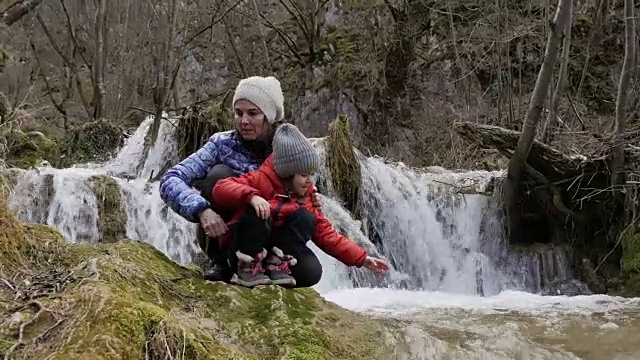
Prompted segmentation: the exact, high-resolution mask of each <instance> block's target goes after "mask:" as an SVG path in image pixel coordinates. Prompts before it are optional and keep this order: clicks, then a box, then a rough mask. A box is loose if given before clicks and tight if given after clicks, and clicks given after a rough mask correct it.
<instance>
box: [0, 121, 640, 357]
mask: <svg viewBox="0 0 640 360" xmlns="http://www.w3.org/2000/svg"><path fill="white" fill-rule="evenodd" d="M152 121H153V119H152V118H151V117H150V118H147V119H146V120H145V121H144V122H143V123H142V124H141V125H140V127H139V128H138V129H137V130H136V132H135V133H134V134H132V135H131V136H130V137H129V138H128V139H127V141H126V143H125V145H124V146H123V148H122V149H120V151H119V153H118V154H117V156H115V157H114V158H113V159H112V160H110V161H107V162H105V163H100V164H95V163H92V164H79V165H76V166H75V167H73V168H68V169H54V168H50V167H41V168H38V169H32V170H29V171H25V172H24V173H23V174H22V175H21V178H20V179H19V181H18V183H17V186H16V187H15V188H14V189H13V191H12V193H11V195H10V198H9V201H10V206H11V207H12V208H13V210H14V211H15V212H16V214H17V215H18V217H19V218H20V219H21V220H23V221H25V222H36V223H45V224H49V225H52V226H54V227H56V228H58V229H59V230H60V231H61V232H62V233H63V235H64V237H65V239H67V240H68V241H71V242H80V241H82V242H96V241H100V238H101V234H100V221H99V220H100V219H99V211H98V205H97V204H98V199H97V198H96V195H95V194H94V192H93V190H92V188H91V182H92V180H93V179H95V177H106V178H109V179H111V180H112V181H114V182H115V183H116V184H117V186H118V187H119V190H120V195H121V198H122V202H123V211H124V213H125V214H126V219H127V220H126V226H125V230H126V235H127V237H128V238H129V239H132V240H139V241H144V242H147V243H150V244H152V245H153V246H155V247H156V248H158V249H159V250H161V251H162V252H164V253H165V254H166V255H167V256H168V257H170V258H171V259H173V260H174V261H176V262H178V263H180V264H187V263H189V262H191V261H192V259H193V255H194V254H195V253H199V252H200V250H199V249H197V246H196V245H195V238H196V229H197V225H196V224H193V223H189V222H187V221H186V220H184V219H183V218H181V217H180V216H178V215H177V214H176V213H174V212H173V211H172V210H170V209H169V208H168V207H167V206H166V205H165V204H164V203H163V202H162V200H161V199H160V196H159V189H158V182H157V181H149V180H150V179H151V178H153V177H155V176H157V175H158V173H159V172H162V171H163V170H164V169H166V167H167V166H168V165H170V164H174V163H176V162H177V161H179V160H180V159H177V158H176V151H175V150H176V143H175V139H174V129H175V119H170V120H169V121H163V122H162V125H161V127H160V132H159V136H158V141H157V142H156V143H155V144H153V146H152V147H151V148H150V149H149V151H148V154H147V156H146V157H145V156H144V155H143V154H144V138H145V136H146V134H147V132H148V130H149V128H150V125H151V123H152ZM315 144H316V147H317V148H318V150H319V151H320V153H321V155H322V156H324V151H323V141H318V140H316V141H315ZM359 158H360V162H361V165H362V166H361V167H362V172H363V190H364V194H363V200H364V201H363V210H364V211H363V219H362V221H361V222H360V221H355V220H354V219H353V218H352V217H351V216H350V214H349V212H348V211H346V210H345V209H344V207H342V206H341V205H340V203H339V202H338V201H336V199H335V194H334V193H333V191H332V189H331V187H330V181H328V176H329V174H327V173H326V172H325V171H322V172H321V173H320V174H319V177H318V179H317V180H318V187H319V188H321V190H322V191H323V193H324V194H325V196H322V200H323V211H324V213H325V215H326V216H327V218H329V219H330V220H331V221H332V223H333V224H334V227H335V228H336V229H337V230H338V231H340V232H342V233H344V234H346V235H347V236H349V237H350V238H351V239H353V240H354V241H356V242H357V243H359V244H360V245H361V246H363V247H364V248H365V249H367V251H368V252H369V253H371V254H372V255H376V256H381V257H384V258H386V259H387V260H388V261H389V262H390V263H391V264H392V265H393V267H394V270H392V271H391V272H390V273H389V274H387V275H385V276H384V277H377V276H375V275H373V274H371V273H370V272H368V271H366V270H364V269H354V268H347V267H346V266H344V265H343V264H341V263H339V262H337V261H336V260H335V259H333V258H331V257H329V256H328V255H326V254H324V253H323V252H322V251H321V250H319V249H318V248H317V247H316V246H315V245H313V243H311V242H310V243H309V246H310V247H311V248H312V249H313V251H314V252H315V253H316V254H317V255H318V257H319V259H320V261H321V263H322V265H323V277H322V280H321V281H320V283H319V284H317V285H316V286H315V288H316V290H318V292H319V293H320V294H321V295H322V296H324V297H325V298H326V299H328V300H330V301H334V302H336V303H337V304H339V305H341V306H343V307H346V308H349V309H353V310H356V311H366V312H371V313H374V314H378V315H380V314H384V316H393V317H397V318H400V319H402V321H405V320H406V321H409V322H410V324H412V325H407V330H406V333H405V334H404V336H405V339H404V340H403V341H404V342H405V343H407V352H406V354H399V355H398V358H407V359H427V358H433V357H434V356H435V357H437V358H440V357H442V356H445V357H450V358H458V357H460V358H477V357H482V356H487V357H489V358H519V357H521V356H523V357H527V358H530V357H532V356H533V357H537V358H548V357H549V356H551V355H549V354H554V355H553V356H556V357H555V358H575V357H573V356H572V355H571V354H569V353H567V352H566V351H564V350H557V349H555V348H553V350H550V349H551V348H550V347H549V346H551V345H546V344H542V343H541V342H540V341H538V340H535V341H534V340H530V339H529V338H528V337H533V338H536V339H538V338H544V336H547V335H544V336H543V335H540V334H538V333H535V332H534V330H535V329H537V328H538V327H540V326H547V325H549V324H550V325H549V326H550V327H552V328H553V329H554V330H553V331H560V332H562V331H564V330H558V329H560V328H561V326H560V325H558V324H560V323H562V324H564V322H563V321H564V320H557V319H556V317H557V316H560V315H558V314H562V316H567V317H570V319H572V320H571V321H575V320H576V316H590V314H593V313H594V312H600V313H602V314H604V316H603V319H602V320H597V321H596V320H593V319H592V318H589V319H588V323H585V324H586V325H585V326H586V327H587V328H593V329H596V330H597V329H604V328H606V329H609V330H607V331H615V330H612V329H617V327H621V326H624V325H620V324H622V322H623V320H618V317H617V316H619V314H620V313H622V312H623V310H624V309H627V308H629V307H630V306H635V304H637V299H621V298H614V297H609V296H602V295H598V296H576V297H566V296H553V297H551V296H540V295H536V294H535V293H537V292H540V291H541V290H543V288H544V287H545V286H547V285H548V284H549V283H551V282H553V281H555V280H562V279H567V278H569V272H568V269H567V261H566V259H565V257H564V253H563V252H562V251H557V250H553V249H552V250H544V251H539V252H538V253H535V254H534V255H531V254H529V253H524V252H518V251H512V250H510V249H509V248H508V246H507V245H506V243H505V242H504V240H503V234H502V220H501V216H500V206H499V203H498V201H497V199H496V198H495V196H486V195H479V194H467V195H464V194H463V193H474V192H475V193H481V192H483V191H484V192H487V193H491V192H492V191H491V189H490V188H491V186H494V187H495V184H494V182H493V181H492V179H493V178H496V177H501V176H503V174H502V173H501V172H459V173H456V172H450V171H445V170H444V169H439V168H431V169H427V170H416V169H410V168H408V167H406V166H404V165H402V164H389V163H385V162H384V161H383V160H382V159H379V158H375V157H369V158H368V157H364V156H362V155H361V154H360V156H359ZM487 189H488V190H487ZM470 190H472V191H470ZM493 192H494V193H496V191H495V189H494V191H493ZM370 239H371V240H372V241H371V240H370ZM479 294H483V295H484V296H479ZM424 309H430V311H428V312H424V311H423V310H424ZM434 309H441V310H439V311H434ZM505 311H506V312H509V313H510V314H511V315H510V316H511V317H510V318H509V319H510V320H500V321H499V319H498V318H496V317H495V316H497V315H496V314H498V315H499V314H501V313H503V312H505ZM514 311H515V312H516V313H515V314H523V313H525V314H529V315H526V316H525V315H514ZM531 314H534V315H531ZM491 316H494V317H491ZM517 316H523V317H522V318H519V317H517ZM531 316H534V317H535V319H536V321H539V322H541V323H536V324H535V326H538V327H535V326H534V325H531V324H533V320H531V318H530V317H531ZM461 319H464V321H462V320H461ZM540 319H542V320H540ZM554 319H555V320H554ZM562 319H564V318H562ZM567 321H569V320H567ZM580 321H587V320H584V319H582V318H581V320H580ZM433 323H437V324H438V326H440V327H439V328H434V327H433V326H432V325H431V324H433ZM408 324H409V323H408ZM530 326H531V327H530ZM563 326H564V325H563ZM629 326H631V325H629ZM634 326H635V325H634ZM638 327H640V325H638ZM424 329H427V330H424ZM596 330H594V331H596ZM425 331H426V332H425ZM427 333H428V334H427ZM439 333H446V334H457V335H456V336H458V337H456V338H455V340H454V343H455V344H459V343H464V344H466V345H465V346H467V347H468V348H471V349H473V347H474V346H475V347H476V348H477V349H476V350H477V351H468V350H465V349H464V346H463V347H461V346H462V345H455V344H454V345H450V344H449V340H447V339H449V337H448V336H450V335H447V336H444V337H443V336H440V337H438V338H437V339H436V338H434V337H433V336H434V335H430V334H439ZM545 334H546V333H545ZM563 334H564V333H563ZM616 334H618V333H616ZM614 335H615V334H613V333H612V335H611V336H614ZM563 336H564V335H563ZM551 338H553V336H551ZM443 339H444V340H443ZM536 341H537V342H536ZM551 343H552V342H551ZM443 344H444V345H443ZM554 344H555V343H554ZM552 347H553V346H552ZM516 348H517V349H524V350H518V351H515V350H513V349H516ZM556 350H557V351H556ZM568 351H571V350H568ZM594 351H596V350H594ZM594 353H595V352H594ZM456 354H457V355H456ZM478 354H481V355H478ZM558 354H561V355H558ZM567 354H569V355H567ZM558 356H559V357H558ZM609 358H614V356H611V357H609Z"/></svg>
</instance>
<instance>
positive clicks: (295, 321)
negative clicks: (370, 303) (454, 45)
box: [0, 202, 397, 360]
mask: <svg viewBox="0 0 640 360" xmlns="http://www.w3.org/2000/svg"><path fill="white" fill-rule="evenodd" d="M0 275H1V277H2V278H3V279H8V280H9V281H10V283H11V284H12V285H11V287H9V286H1V287H0V324H3V325H2V326H0V354H3V353H4V354H6V353H7V352H9V351H10V352H11V356H10V357H11V358H24V359H27V358H28V359H92V360H94V359H95V360H98V359H145V358H146V359H216V360H219V359H389V358H391V357H392V356H393V355H392V353H393V349H392V347H394V346H395V345H393V344H387V343H386V342H385V340H384V339H388V338H390V336H387V335H388V332H390V331H392V332H394V333H395V332H396V331H397V328H393V326H394V325H391V324H386V323H383V322H382V321H381V320H377V319H374V318H371V317H368V316H365V315H361V314H357V313H353V312H350V311H347V310H344V309H343V308H341V307H339V306H337V305H335V304H333V303H331V302H328V301H325V300H324V299H322V298H321V297H320V296H319V295H318V294H317V293H316V292H315V291H314V290H312V289H295V290H286V289H283V288H281V287H277V286H266V287H260V288H255V289H247V288H243V287H239V286H233V285H227V284H222V283H207V282H205V281H203V280H201V277H200V276H199V274H198V273H197V272H195V271H193V270H191V269H188V268H186V267H181V266H178V265H177V264H175V263H174V262H172V261H171V260H170V259H168V258H167V257H166V256H165V255H164V254H162V253H161V252H160V251H158V250H157V249H155V248H154V247H152V246H151V245H149V244H146V243H141V242H135V241H120V242H117V243H114V244H93V245H91V244H79V243H77V244H72V243H68V242H65V241H64V240H63V239H62V236H61V235H60V234H59V233H58V232H57V231H56V230H55V229H53V228H51V227H48V226H42V225H33V226H26V225H23V224H20V223H18V222H17V221H16V220H15V218H14V217H13V215H12V214H11V212H10V211H9V210H8V209H7V207H6V205H3V203H1V202H0ZM14 285H15V286H14ZM12 289H13V290H12ZM32 299H36V300H37V301H34V300H32ZM27 323H28V324H27ZM24 324H27V325H24ZM21 325H23V328H24V331H23V337H22V343H21V344H20V345H17V346H14V345H15V344H16V343H17V340H18V338H19V333H20V330H19V329H20V327H21Z"/></svg>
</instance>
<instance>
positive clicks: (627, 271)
mask: <svg viewBox="0 0 640 360" xmlns="http://www.w3.org/2000/svg"><path fill="white" fill-rule="evenodd" d="M633 230H634V227H633V226H630V227H629V228H628V229H627V230H626V231H624V232H622V234H621V235H620V236H621V241H620V242H621V243H622V259H621V260H620V266H621V269H622V274H623V277H624V281H625V283H624V285H623V293H624V294H625V295H634V296H637V295H638V294H640V232H635V231H633Z"/></svg>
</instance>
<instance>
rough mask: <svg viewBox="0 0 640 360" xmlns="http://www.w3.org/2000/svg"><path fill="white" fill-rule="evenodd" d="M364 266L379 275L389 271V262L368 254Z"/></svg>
mask: <svg viewBox="0 0 640 360" xmlns="http://www.w3.org/2000/svg"><path fill="white" fill-rule="evenodd" d="M363 266H364V267H366V268H367V269H369V270H371V271H373V272H374V273H376V274H379V275H382V274H384V273H385V272H387V271H389V264H387V262H386V261H384V260H382V259H378V258H375V257H372V256H367V258H366V259H365V260H364V265H363Z"/></svg>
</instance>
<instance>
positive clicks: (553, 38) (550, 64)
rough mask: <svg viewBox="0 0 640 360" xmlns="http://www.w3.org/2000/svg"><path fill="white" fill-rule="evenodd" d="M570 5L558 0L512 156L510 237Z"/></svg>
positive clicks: (566, 0) (507, 183) (517, 220)
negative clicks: (520, 191)
mask: <svg viewBox="0 0 640 360" xmlns="http://www.w3.org/2000/svg"><path fill="white" fill-rule="evenodd" d="M571 8H572V7H571V0H559V1H558V8H557V10H556V15H555V18H554V20H553V24H552V29H551V31H550V32H549V38H548V40H547V48H546V50H545V56H544V61H543V63H542V66H541V67H540V72H539V73H538V79H537V80H536V85H535V88H534V89H533V94H532V95H531V100H530V102H529V108H528V109H527V114H526V117H525V121H524V124H523V128H522V135H521V136H520V139H519V140H518V145H517V147H516V151H515V152H514V153H513V155H512V156H511V159H509V165H508V168H507V179H506V181H505V184H504V189H503V199H504V201H505V206H506V213H507V220H508V224H509V231H510V235H511V236H513V235H514V234H517V233H518V231H519V225H520V224H521V222H522V217H521V216H519V212H518V200H519V199H518V187H519V185H520V181H521V179H522V174H523V173H524V170H525V168H526V161H527V157H528V156H529V152H530V151H531V146H532V144H533V141H534V137H535V135H536V128H537V126H538V122H539V121H540V112H541V110H542V106H543V104H544V101H545V98H546V96H547V94H548V91H549V85H550V83H551V78H552V75H553V68H554V66H555V64H556V60H557V58H558V50H559V48H560V43H561V42H562V39H563V37H564V34H565V33H566V29H567V27H568V26H571V25H570V23H569V21H570V19H571Z"/></svg>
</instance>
